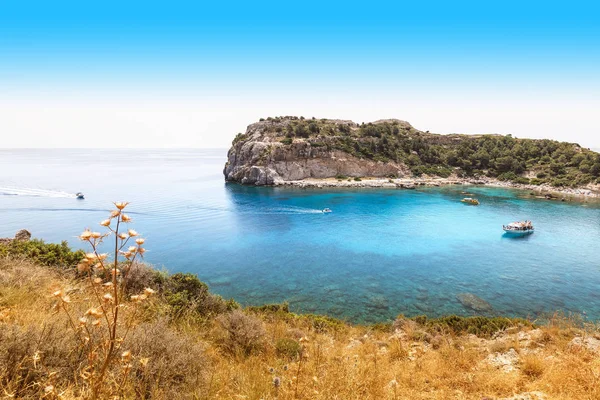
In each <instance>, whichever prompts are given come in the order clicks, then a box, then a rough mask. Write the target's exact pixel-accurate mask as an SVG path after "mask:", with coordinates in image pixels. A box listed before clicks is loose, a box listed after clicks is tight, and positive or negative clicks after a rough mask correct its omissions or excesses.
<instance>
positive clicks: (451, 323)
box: [400, 315, 532, 337]
mask: <svg viewBox="0 0 600 400" xmlns="http://www.w3.org/2000/svg"><path fill="white" fill-rule="evenodd" d="M400 318H403V317H400ZM412 319H413V320H414V321H415V322H417V323H418V324H420V325H422V326H424V327H425V328H427V330H429V331H431V332H435V333H452V334H455V335H459V334H464V333H469V334H473V335H477V336H481V337H490V336H492V335H493V334H494V333H496V332H499V331H503V330H506V329H507V328H510V327H513V326H532V323H531V322H529V321H527V320H524V319H520V318H504V317H482V316H477V317H460V316H458V315H448V316H445V317H441V318H433V319H428V318H427V317H426V316H425V315H421V316H418V317H414V318H412Z"/></svg>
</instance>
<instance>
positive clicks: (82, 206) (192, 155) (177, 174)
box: [0, 150, 600, 322]
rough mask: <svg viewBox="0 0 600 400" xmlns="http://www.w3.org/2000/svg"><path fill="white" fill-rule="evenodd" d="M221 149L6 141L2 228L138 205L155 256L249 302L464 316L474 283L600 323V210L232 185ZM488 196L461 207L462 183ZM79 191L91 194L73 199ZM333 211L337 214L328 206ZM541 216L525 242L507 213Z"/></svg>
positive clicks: (524, 198)
mask: <svg viewBox="0 0 600 400" xmlns="http://www.w3.org/2000/svg"><path fill="white" fill-rule="evenodd" d="M225 154H226V150H170V151H164V150H118V151H115V150H93V151H91V150H0V193H2V194H4V195H0V221H1V224H0V236H12V235H14V233H15V232H16V231H17V230H19V229H21V228H27V229H29V230H30V231H31V232H32V233H33V235H34V236H36V237H39V238H43V239H45V240H47V241H60V240H64V239H67V240H69V242H70V244H72V245H74V246H80V245H81V243H80V242H78V240H77V239H76V238H75V236H76V235H77V234H79V233H80V232H81V230H82V229H83V228H85V227H98V225H97V223H98V221H100V220H101V219H103V218H104V217H106V215H107V210H109V209H110V207H111V202H112V201H117V200H127V201H130V202H131V205H130V206H129V214H130V215H131V216H132V217H134V221H135V224H134V226H135V228H136V229H137V230H138V231H139V232H141V233H142V234H143V235H144V236H145V237H146V238H147V247H148V249H149V251H148V253H146V254H147V258H146V259H147V261H149V262H151V263H154V264H157V265H158V266H159V267H162V266H164V267H165V268H167V269H168V270H170V271H172V272H174V271H186V272H194V273H197V274H198V275H199V276H200V278H201V279H202V280H204V281H206V282H208V283H209V285H210V287H211V289H212V290H213V291H215V292H217V293H219V294H221V295H223V296H225V297H233V298H235V299H236V300H238V301H239V302H241V303H243V304H264V303H267V302H282V301H288V302H289V303H290V305H291V307H292V308H293V309H294V310H296V311H303V312H315V313H326V314H329V315H332V316H336V317H340V318H345V319H348V320H351V321H354V322H377V321H385V320H388V319H390V318H393V317H394V316H396V315H397V314H399V313H403V314H405V315H417V314H424V313H425V314H428V315H431V316H439V315H444V314H450V313H455V314H461V315H470V314H472V311H470V310H469V309H466V308H465V307H464V306H463V305H462V304H461V303H460V302H459V301H458V300H457V298H456V295H457V294H459V293H473V294H475V295H477V296H479V297H481V298H483V299H484V300H486V301H488V302H489V303H490V304H491V305H492V306H493V307H494V310H495V311H494V313H497V314H502V315H510V316H521V317H532V318H535V317H538V316H540V315H542V314H544V313H549V312H553V311H556V310H561V311H565V312H567V313H569V312H574V313H585V315H586V316H587V318H589V319H595V320H598V319H600V257H599V254H598V250H599V244H600V206H599V205H598V204H597V203H583V204H582V203H577V204H575V203H561V202H549V201H544V200H537V199H531V198H530V196H529V195H528V193H524V192H519V191H514V190H506V189H493V188H481V187H458V186H454V187H445V188H427V189H421V190H414V191H407V190H393V189H392V190H390V189H385V190H383V189H382V190H377V189H363V190H342V189H338V190H318V189H315V190H302V189H293V188H264V187H263V188H258V187H244V186H239V185H235V184H225V183H224V182H223V176H222V173H221V170H222V167H223V163H224V161H225ZM463 190H468V191H470V192H472V193H475V195H476V197H477V198H479V200H480V201H481V203H482V205H481V206H479V207H473V206H467V205H464V204H462V203H460V201H459V200H460V199H461V198H462V197H464V196H463V195H462V194H461V191H463ZM77 191H82V192H84V193H85V195H86V199H85V200H83V201H80V200H77V199H75V198H73V197H72V194H73V193H75V192H77ZM324 207H329V208H331V209H332V210H333V212H332V213H330V214H323V213H321V212H320V210H321V209H323V208H324ZM517 219H531V220H532V221H534V223H535V225H536V228H537V231H536V233H535V234H533V235H531V236H528V237H526V238H521V239H514V238H513V239H511V238H506V237H504V236H503V235H502V230H501V227H502V224H505V223H507V222H511V221H513V220H517Z"/></svg>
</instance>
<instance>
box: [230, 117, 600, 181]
mask: <svg viewBox="0 0 600 400" xmlns="http://www.w3.org/2000/svg"><path fill="white" fill-rule="evenodd" d="M261 121H263V123H265V124H267V125H266V131H267V132H268V133H272V134H275V135H276V136H278V137H280V138H279V141H280V142H281V143H283V144H284V145H291V144H292V143H294V141H295V140H303V141H309V142H310V143H311V146H314V147H326V148H329V149H332V150H333V149H337V150H342V151H345V152H347V153H349V154H352V155H354V156H356V157H359V158H365V159H369V160H375V161H383V162H385V161H395V162H401V163H404V164H406V165H408V166H409V167H410V169H411V171H412V172H413V174H414V175H416V176H420V175H422V174H428V175H437V176H442V177H447V176H450V175H451V174H452V173H456V174H458V175H459V176H473V177H477V176H488V177H494V178H498V179H500V180H510V181H513V182H516V183H531V184H536V185H539V184H545V183H546V184H551V185H553V186H582V185H586V184H588V183H600V154H598V153H596V152H593V151H590V150H587V149H583V148H581V147H580V146H579V145H577V144H573V143H564V142H558V141H554V140H547V139H544V140H534V139H517V138H514V137H512V136H511V135H506V136H502V135H455V134H453V135H437V134H432V133H429V132H422V131H419V130H417V129H415V128H413V127H412V126H411V125H410V124H408V123H407V122H404V121H399V120H384V121H377V122H375V123H368V124H365V123H362V124H356V123H353V122H351V121H339V120H327V119H314V118H313V119H305V118H303V117H300V118H298V117H276V118H267V119H266V120H261ZM243 136H244V135H241V134H240V135H238V137H237V138H236V139H235V140H234V143H235V141H236V140H240V139H243Z"/></svg>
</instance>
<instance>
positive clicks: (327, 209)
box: [323, 208, 331, 213]
mask: <svg viewBox="0 0 600 400" xmlns="http://www.w3.org/2000/svg"><path fill="white" fill-rule="evenodd" d="M323 212H324V213H330V212H331V209H329V208H324V209H323Z"/></svg>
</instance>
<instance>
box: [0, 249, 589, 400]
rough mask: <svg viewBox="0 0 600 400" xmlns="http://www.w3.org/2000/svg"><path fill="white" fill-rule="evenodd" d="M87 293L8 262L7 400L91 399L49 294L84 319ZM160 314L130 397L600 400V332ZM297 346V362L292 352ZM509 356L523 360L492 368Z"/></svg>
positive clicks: (143, 341)
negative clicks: (437, 330) (446, 330)
mask: <svg viewBox="0 0 600 400" xmlns="http://www.w3.org/2000/svg"><path fill="white" fill-rule="evenodd" d="M86 287H87V286H85V285H82V284H80V283H79V281H78V280H76V279H75V277H74V276H73V275H71V274H69V273H65V272H64V271H63V272H58V271H55V270H51V269H49V268H48V267H41V266H37V265H34V264H33V263H31V262H30V261H27V260H22V259H21V260H20V259H12V258H5V259H1V260H0V396H4V397H6V398H10V397H11V396H13V398H14V397H20V398H41V397H42V396H44V395H45V394H46V393H45V389H46V388H47V387H48V386H52V387H53V389H54V390H53V392H52V393H49V394H47V396H46V398H65V399H76V398H85V397H86V396H87V394H86V392H85V391H82V388H81V379H80V377H79V373H80V372H81V371H80V367H81V365H83V364H85V363H84V361H85V360H83V359H82V355H81V352H80V347H79V345H78V343H77V341H76V337H75V335H73V333H72V332H71V331H70V330H69V327H68V324H67V320H66V318H65V316H64V315H62V314H54V313H53V312H52V306H53V303H54V302H55V301H56V300H55V298H53V297H52V296H51V293H52V292H53V291H54V290H56V289H57V288H61V289H65V288H66V289H67V290H69V291H70V293H72V296H71V298H72V299H74V300H73V305H72V306H73V310H74V312H75V311H78V308H77V307H78V303H77V301H78V300H77V299H85V298H86V296H89V295H90V294H89V293H86ZM84 303H85V302H84V301H83V300H82V302H81V305H82V306H83V305H84ZM155 306H156V307H155V308H154V309H153V310H154V311H153V312H152V313H145V314H143V318H142V319H140V320H139V321H138V323H137V324H136V328H135V329H134V331H132V333H131V335H130V336H129V339H128V340H129V342H128V343H127V348H128V349H131V351H132V355H133V356H132V357H133V360H134V365H135V367H134V371H133V373H132V374H131V379H130V380H129V381H128V383H127V385H126V386H125V388H124V390H123V392H122V394H121V398H127V399H129V398H131V399H133V398H155V399H179V398H182V399H187V398H189V399H248V400H253V399H254V400H259V399H264V400H267V399H282V400H283V399H323V400H325V399H326V400H331V399H357V400H358V399H361V400H362V399H373V400H375V399H483V398H487V399H498V398H509V397H511V396H513V395H515V394H519V393H533V392H539V393H543V394H544V395H545V396H546V397H545V398H547V399H600V354H598V353H596V352H594V350H593V348H592V347H590V348H588V347H589V346H587V345H575V344H574V343H573V342H572V341H573V339H574V338H575V337H581V338H592V339H594V340H596V339H595V338H594V335H599V333H598V330H597V328H596V327H587V328H586V329H585V330H584V329H582V328H580V327H577V326H575V325H574V324H573V323H572V322H569V321H564V320H561V322H560V324H558V323H552V324H550V325H548V326H543V327H540V328H537V329H532V328H530V327H523V328H517V329H511V330H509V331H507V332H504V333H500V334H498V335H497V337H495V338H493V339H489V338H487V339H485V338H477V337H475V336H473V335H464V336H453V335H450V334H444V335H437V336H435V334H433V335H429V337H427V335H423V334H419V331H420V330H421V329H425V328H424V327H421V326H419V325H418V324H412V323H407V324H401V326H402V329H398V330H396V331H395V332H394V331H385V330H376V329H372V328H370V327H363V326H350V325H343V324H342V325H339V326H335V327H333V326H330V327H323V326H321V325H317V324H315V323H313V321H311V320H310V319H309V318H298V317H289V316H285V315H280V314H278V313H268V314H265V313H256V312H249V311H245V313H244V314H243V316H239V315H238V316H234V317H231V318H233V320H229V321H224V320H223V318H226V317H219V318H214V319H210V320H208V321H204V322H203V323H196V322H193V321H191V320H182V319H172V318H169V316H168V315H166V314H165V313H164V312H162V311H160V310H161V309H162V308H161V307H160V304H157V305H155ZM124 310H125V313H126V315H127V312H128V311H127V310H128V309H127V307H124ZM79 311H81V310H79ZM246 317H247V320H246ZM241 320H244V321H241ZM555 322H556V321H555ZM316 327H317V328H318V329H316ZM232 332H233V333H232ZM240 337H241V339H240ZM253 338H255V339H256V340H254V339H253ZM597 338H598V339H600V336H597ZM283 339H285V340H283ZM294 343H297V344H298V345H299V346H300V347H299V349H300V350H299V352H298V353H296V352H295V350H288V348H290V346H291V348H292V349H295V347H294V346H293V344H294ZM591 343H595V342H593V341H592V342H591ZM599 350H600V349H599ZM36 354H38V355H39V359H37V360H36ZM507 354H509V355H510V354H514V356H515V357H516V358H515V359H514V360H512V361H511V362H510V363H508V364H496V365H494V364H493V362H491V361H490V360H491V359H494V357H496V356H500V357H499V358H498V359H500V360H502V359H503V358H502V357H501V356H503V355H507ZM145 359H147V364H146V365H145V366H143V365H142V361H143V360H145ZM509 359H510V357H509ZM115 376H116V375H115ZM532 396H533V395H532ZM525 398H527V397H525ZM530 398H535V397H530Z"/></svg>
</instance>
